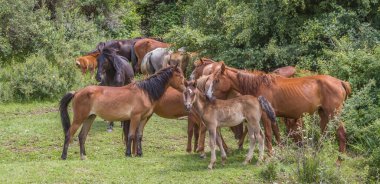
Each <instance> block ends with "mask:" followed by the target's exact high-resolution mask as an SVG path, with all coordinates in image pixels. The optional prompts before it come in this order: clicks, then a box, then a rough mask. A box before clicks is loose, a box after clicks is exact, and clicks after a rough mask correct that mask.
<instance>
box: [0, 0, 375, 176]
mask: <svg viewBox="0 0 380 184" xmlns="http://www.w3.org/2000/svg"><path fill="white" fill-rule="evenodd" d="M0 4H1V6H0V22H1V27H0V102H3V103H4V102H24V101H28V102H29V101H35V100H54V101H57V99H58V98H59V97H60V96H62V94H64V93H65V92H67V91H69V90H74V89H77V88H79V87H83V86H84V85H87V84H88V83H89V82H84V81H85V80H83V77H81V75H80V72H79V70H77V69H76V68H75V65H74V58H75V57H77V56H80V55H81V54H83V53H85V52H87V51H89V50H91V49H93V48H94V46H95V45H96V43H98V42H100V41H104V40H110V39H125V38H133V37H136V36H158V37H163V38H165V40H166V41H167V42H171V43H175V44H176V46H177V47H181V46H186V47H187V48H188V50H190V51H197V52H199V53H200V54H201V55H203V56H209V57H212V58H213V59H215V60H224V61H225V62H226V63H227V64H229V65H231V66H234V67H237V68H250V69H252V68H255V69H260V70H264V71H271V70H273V69H274V68H277V67H280V66H286V65H296V66H297V68H298V69H305V70H312V71H315V72H318V73H321V74H329V75H332V76H335V77H338V78H340V79H342V80H347V81H349V82H350V83H351V85H352V88H353V94H352V96H351V97H350V98H349V99H348V100H347V102H346V105H345V108H344V112H343V116H342V119H343V120H344V121H345V123H346V128H347V134H348V144H349V153H350V154H353V155H364V156H366V157H367V156H368V157H369V159H371V160H369V161H368V163H370V164H368V166H369V167H370V169H369V175H368V178H369V179H371V180H379V170H378V167H379V165H380V162H379V157H380V156H379V154H372V153H378V152H379V149H377V150H376V148H378V147H380V87H379V86H380V72H379V71H380V1H379V0H352V1H345V0H283V1H278V0H258V1H246V0H237V1H228V0H137V1H136V0H135V1H121V0H84V1H81V0H37V1H22V0H0ZM87 79H88V76H87ZM90 83H91V82H90ZM92 83H93V82H92ZM370 155H372V156H370ZM271 167H272V166H271ZM268 169H271V168H270V167H269V168H268ZM376 169H377V170H376ZM376 173H377V175H376Z"/></svg>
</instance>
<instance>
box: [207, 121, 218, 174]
mask: <svg viewBox="0 0 380 184" xmlns="http://www.w3.org/2000/svg"><path fill="white" fill-rule="evenodd" d="M208 131H209V137H210V149H211V160H210V164H209V165H208V168H209V169H212V168H213V167H214V165H215V162H216V152H215V144H216V134H217V132H216V125H210V126H209V128H208Z"/></svg>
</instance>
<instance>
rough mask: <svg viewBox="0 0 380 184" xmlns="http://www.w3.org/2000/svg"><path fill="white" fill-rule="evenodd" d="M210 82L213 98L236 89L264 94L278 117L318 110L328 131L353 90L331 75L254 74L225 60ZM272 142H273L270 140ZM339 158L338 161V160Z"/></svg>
mask: <svg viewBox="0 0 380 184" xmlns="http://www.w3.org/2000/svg"><path fill="white" fill-rule="evenodd" d="M219 65H220V66H219V67H220V69H218V70H217V71H214V72H213V74H212V75H211V77H210V80H209V81H208V83H207V88H208V90H210V92H209V93H207V94H208V96H209V97H210V98H212V96H213V94H214V93H215V92H219V93H220V92H221V90H220V89H223V90H226V89H228V90H236V91H238V92H240V93H241V94H250V95H254V96H260V95H262V96H264V97H265V98H267V99H268V101H269V102H270V103H271V104H272V106H273V107H274V109H275V111H276V115H277V116H279V117H287V118H293V119H297V118H300V117H301V116H302V115H303V114H304V113H309V114H312V113H314V112H316V111H317V112H318V114H319V116H320V118H321V121H320V128H321V131H322V132H325V130H326V126H327V123H328V121H329V120H330V119H331V118H332V117H333V116H334V115H338V114H339V113H340V112H341V109H342V107H343V102H344V100H345V99H346V98H347V96H348V95H349V94H350V93H351V86H350V84H349V83H348V82H345V81H342V80H339V79H336V78H334V77H331V76H328V75H316V76H309V77H300V78H285V77H282V76H278V75H270V74H254V73H247V72H242V71H238V70H232V69H230V68H227V67H226V66H225V65H224V63H223V62H220V63H219ZM337 135H338V139H339V151H340V152H345V149H346V132H345V129H344V125H343V122H340V124H339V128H338V129H337ZM268 143H269V144H270V142H268ZM338 161H339V160H338Z"/></svg>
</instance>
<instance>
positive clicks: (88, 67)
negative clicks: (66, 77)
mask: <svg viewBox="0 0 380 184" xmlns="http://www.w3.org/2000/svg"><path fill="white" fill-rule="evenodd" d="M98 55H99V52H96V53H91V54H88V55H85V56H81V57H78V58H77V59H76V60H75V62H76V65H77V66H78V68H80V69H81V71H82V75H84V74H86V72H87V71H90V72H91V76H92V75H93V74H94V72H95V69H96V67H97V64H98V63H97V62H96V58H97V57H98Z"/></svg>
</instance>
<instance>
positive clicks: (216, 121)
mask: <svg viewBox="0 0 380 184" xmlns="http://www.w3.org/2000/svg"><path fill="white" fill-rule="evenodd" d="M185 85H186V90H185V91H184V93H183V94H184V99H185V106H186V109H188V110H190V109H191V108H193V109H194V111H195V112H196V113H197V114H198V115H199V116H200V117H201V118H202V120H203V122H204V123H205V125H206V126H207V129H208V131H209V137H210V148H211V161H210V164H209V165H208V168H209V169H212V168H213V167H214V165H215V162H216V153H215V144H216V141H217V143H218V146H219V149H220V151H221V155H222V164H223V165H224V162H225V160H226V158H227V155H226V152H225V150H224V149H223V146H221V145H222V140H221V138H220V136H219V133H218V132H217V129H218V128H220V127H232V126H236V125H239V124H241V123H242V122H243V121H244V120H247V126H248V133H249V138H250V146H249V151H248V154H247V156H246V159H245V161H244V164H248V163H249V162H250V161H251V159H252V157H253V151H254V147H255V139H257V141H258V143H259V158H258V160H259V162H260V161H262V160H263V158H264V139H263V133H262V131H261V128H260V119H261V114H262V109H263V111H264V112H265V113H266V114H267V115H268V116H269V117H270V119H271V121H272V123H273V124H275V123H276V116H275V114H274V110H273V108H272V107H271V105H270V104H269V103H268V101H267V100H266V99H265V98H264V97H262V96H260V97H259V98H256V97H253V96H250V95H243V96H239V97H236V98H231V99H228V100H219V99H215V100H212V102H210V101H209V99H207V96H206V95H205V94H204V92H202V91H199V88H198V86H196V84H195V83H192V82H190V84H188V83H187V82H186V83H185ZM206 93H209V91H207V92H206ZM219 132H220V130H219Z"/></svg>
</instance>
